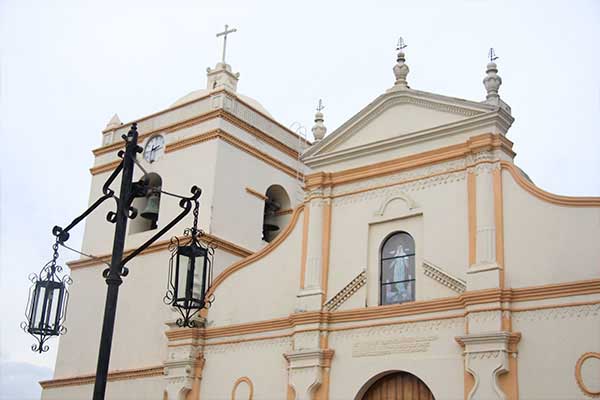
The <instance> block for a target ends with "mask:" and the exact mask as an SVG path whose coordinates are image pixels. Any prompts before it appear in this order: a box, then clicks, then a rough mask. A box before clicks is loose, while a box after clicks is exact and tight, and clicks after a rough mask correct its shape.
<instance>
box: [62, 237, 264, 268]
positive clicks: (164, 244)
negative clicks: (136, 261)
mask: <svg viewBox="0 0 600 400" xmlns="http://www.w3.org/2000/svg"><path fill="white" fill-rule="evenodd" d="M203 236H204V237H205V238H206V240H207V241H209V242H210V243H213V244H215V245H216V247H217V249H220V250H223V251H226V252H228V253H230V254H233V255H236V256H239V257H248V256H249V255H251V254H252V252H251V251H250V250H248V249H246V248H244V247H242V246H239V245H237V244H235V243H232V242H229V241H227V240H225V239H222V238H220V237H217V236H215V235H211V234H209V233H204V234H203ZM181 238H183V236H179V239H181ZM170 243H171V239H166V240H161V241H158V242H156V243H154V244H153V245H151V246H150V247H148V248H147V249H146V250H144V251H143V252H142V253H141V254H149V253H155V252H158V251H163V250H167V249H168V248H169V244H170ZM134 250H135V248H133V249H131V248H130V249H127V250H125V252H124V253H123V256H124V257H126V256H127V255H129V254H131V253H132V252H133V251H134ZM110 257H111V254H102V255H100V256H97V257H96V258H92V259H80V260H75V261H69V262H67V266H68V267H69V268H71V270H74V269H78V268H83V267H90V266H95V265H98V264H101V263H107V262H110Z"/></svg>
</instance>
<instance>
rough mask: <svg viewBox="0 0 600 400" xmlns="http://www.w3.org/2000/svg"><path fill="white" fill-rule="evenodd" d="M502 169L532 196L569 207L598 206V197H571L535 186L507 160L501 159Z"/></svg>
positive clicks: (599, 199)
mask: <svg viewBox="0 0 600 400" xmlns="http://www.w3.org/2000/svg"><path fill="white" fill-rule="evenodd" d="M500 164H501V165H502V169H506V170H507V171H508V172H510V174H511V175H512V177H513V179H514V180H515V182H516V183H517V184H518V185H519V186H521V187H522V188H523V189H525V190H526V191H528V192H529V193H530V194H532V195H533V196H535V197H537V198H538V199H540V200H543V201H546V202H548V203H552V204H557V205H559V206H570V207H600V197H572V196H560V195H557V194H553V193H550V192H546V191H545V190H542V189H540V188H538V187H537V186H535V185H534V184H533V183H531V182H530V181H529V180H527V179H526V178H525V177H524V176H523V174H522V173H521V172H520V171H518V170H517V167H516V166H515V165H514V164H513V163H510V162H508V161H501V162H500Z"/></svg>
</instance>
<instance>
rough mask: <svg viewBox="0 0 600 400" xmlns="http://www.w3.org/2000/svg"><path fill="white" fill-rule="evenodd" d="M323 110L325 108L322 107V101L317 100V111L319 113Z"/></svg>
mask: <svg viewBox="0 0 600 400" xmlns="http://www.w3.org/2000/svg"><path fill="white" fill-rule="evenodd" d="M324 108H325V106H324V105H323V100H321V99H319V105H318V106H317V111H318V112H321V110H322V109H324Z"/></svg>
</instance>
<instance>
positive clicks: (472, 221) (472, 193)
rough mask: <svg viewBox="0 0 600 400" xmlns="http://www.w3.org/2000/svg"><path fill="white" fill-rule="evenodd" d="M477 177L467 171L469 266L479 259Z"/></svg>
mask: <svg viewBox="0 0 600 400" xmlns="http://www.w3.org/2000/svg"><path fill="white" fill-rule="evenodd" d="M476 178H477V177H476V176H475V174H474V173H473V172H468V173H467V201H468V218H469V266H471V265H474V264H475V261H476V260H477V258H476V257H477V253H476V251H477V195H476V186H475V185H476V184H477V179H476Z"/></svg>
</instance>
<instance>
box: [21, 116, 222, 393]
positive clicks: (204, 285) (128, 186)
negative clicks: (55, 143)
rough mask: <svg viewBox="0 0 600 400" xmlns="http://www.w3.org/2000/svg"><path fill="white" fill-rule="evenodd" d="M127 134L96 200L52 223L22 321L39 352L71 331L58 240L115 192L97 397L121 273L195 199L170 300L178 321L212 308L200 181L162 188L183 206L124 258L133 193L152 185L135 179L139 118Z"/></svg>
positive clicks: (177, 249) (178, 250) (176, 251)
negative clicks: (65, 221)
mask: <svg viewBox="0 0 600 400" xmlns="http://www.w3.org/2000/svg"><path fill="white" fill-rule="evenodd" d="M122 138H123V139H124V140H125V150H124V151H123V150H121V151H119V153H118V156H119V157H120V158H121V159H122V160H121V162H120V164H119V165H118V166H117V168H116V169H115V170H114V171H113V172H112V174H111V175H110V176H109V178H108V179H107V181H106V182H105V183H104V186H103V187H102V192H103V196H101V197H100V198H99V199H98V200H96V202H94V203H93V204H92V205H91V206H90V207H89V208H88V209H87V210H86V211H85V212H83V214H81V215H80V216H79V217H77V218H75V219H74V220H73V221H72V222H71V224H69V225H68V226H67V227H66V228H64V229H63V228H61V227H59V226H55V227H54V228H53V230H52V233H53V234H54V236H56V243H55V244H54V246H53V250H54V252H53V257H52V261H50V262H49V263H48V264H46V265H45V266H44V268H42V271H41V272H40V274H39V275H36V274H32V275H31V276H30V279H31V281H32V282H33V286H32V288H31V290H30V294H29V301H28V304H27V308H26V313H25V316H26V318H27V320H26V321H25V322H23V323H22V324H21V327H22V328H23V330H25V331H26V332H28V333H30V334H31V335H33V336H34V337H35V338H36V339H37V340H38V344H34V345H33V346H32V350H34V351H38V352H40V353H42V352H44V351H47V350H48V346H47V345H46V344H45V342H46V340H48V339H49V338H50V337H52V336H58V335H61V334H64V333H65V332H66V328H65V327H64V326H63V323H64V321H65V317H66V308H67V300H68V291H67V289H66V286H67V285H68V284H70V283H71V278H70V277H69V276H67V275H64V276H62V277H59V276H58V275H57V273H59V272H61V270H62V268H61V267H60V266H59V265H57V263H56V260H57V258H58V246H59V245H64V242H66V241H67V240H68V239H69V230H71V229H72V228H73V227H74V226H76V225H77V224H78V223H79V222H81V221H82V220H83V219H85V217H87V216H88V215H89V214H90V213H92V212H93V211H94V210H95V209H96V208H97V207H98V206H99V205H100V204H102V203H103V202H104V201H106V200H108V199H109V198H114V199H115V201H116V212H113V211H110V212H109V213H108V215H107V220H108V221H109V222H111V223H114V224H115V236H114V241H113V250H112V256H111V262H110V265H109V268H107V269H105V270H104V271H103V273H102V275H103V277H104V278H105V280H106V284H107V291H106V302H105V305H104V318H103V323H102V334H101V337H100V349H99V352H98V363H97V367H96V380H95V384H94V392H93V400H103V399H104V396H105V393H106V381H107V376H108V366H109V361H110V352H111V347H112V337H113V332H114V327H115V317H116V311H117V300H118V297H119V286H120V285H121V283H123V279H122V277H125V276H127V274H128V269H127V267H126V266H125V264H127V262H129V261H131V260H132V259H133V258H134V257H135V256H137V255H138V254H140V253H141V252H142V251H144V250H145V249H146V248H148V247H149V246H150V245H152V243H154V242H155V241H156V240H158V239H159V238H160V237H161V236H163V234H164V233H166V232H167V231H168V230H169V229H171V228H172V227H173V226H175V225H176V224H177V223H178V222H179V221H181V219H183V218H184V217H185V216H186V215H187V214H188V213H189V212H190V210H191V209H192V204H193V207H194V225H193V227H192V228H190V229H186V230H185V231H184V241H185V245H179V239H178V238H177V237H175V238H173V239H171V243H172V244H173V243H177V244H178V245H177V246H174V247H173V246H171V247H170V249H171V251H172V255H171V261H170V268H169V284H168V286H167V295H166V296H165V302H166V303H167V304H169V305H172V306H173V307H175V308H176V309H177V310H178V311H179V312H180V313H181V314H182V319H181V321H179V322H181V323H179V325H180V326H189V327H193V326H195V325H194V324H193V321H192V320H191V317H192V316H194V315H195V314H196V313H197V312H198V311H200V309H202V308H208V307H209V306H210V304H211V300H212V299H205V295H206V292H207V291H208V288H209V287H210V284H211V279H212V254H213V252H214V248H213V246H212V245H210V244H208V245H204V244H203V243H202V241H201V236H202V231H200V230H199V229H198V209H199V202H198V199H199V198H200V194H201V193H202V191H201V190H200V188H198V187H196V186H193V187H192V189H191V192H192V195H191V196H189V197H184V196H179V195H173V194H172V193H167V192H163V193H165V194H168V195H171V196H174V197H178V198H179V199H180V201H179V206H180V208H181V209H182V210H181V212H180V213H179V214H178V215H177V216H176V217H175V218H174V219H173V220H172V221H171V222H169V223H168V224H167V225H165V226H164V227H163V228H162V229H161V230H160V231H159V232H157V233H156V234H155V235H154V236H152V237H151V238H150V239H149V240H148V241H146V242H145V243H144V244H142V245H141V246H140V247H138V248H137V249H135V250H134V251H133V252H131V253H130V254H129V255H127V256H126V257H125V258H123V251H124V246H125V234H126V230H127V219H128V218H129V219H133V218H135V217H136V216H137V210H136V209H135V208H134V207H132V206H131V204H132V202H133V199H134V198H136V197H142V196H144V195H145V194H146V193H147V192H148V186H149V185H148V182H147V180H146V179H145V178H146V177H145V176H144V177H143V178H142V179H141V180H140V181H138V182H133V170H134V164H135V163H136V154H137V153H140V152H141V151H142V148H141V147H140V146H138V144H137V140H138V132H137V126H136V124H135V123H134V124H132V126H131V129H130V130H129V132H128V133H127V135H123V136H122ZM120 172H122V175H121V187H120V192H119V197H116V196H115V195H114V191H113V190H112V189H111V188H110V185H111V183H112V182H113V181H114V180H115V178H116V177H117V175H118V174H119V173H120ZM174 257H176V260H177V261H176V267H175V269H174V268H173V259H174ZM180 259H181V260H183V259H185V260H186V261H187V263H186V264H185V266H184V265H183V262H182V264H181V265H180ZM173 271H175V273H176V274H179V273H181V275H177V277H178V278H177V282H178V283H179V282H181V283H183V285H184V286H185V289H183V291H182V290H179V289H176V290H175V292H174V293H175V294H176V296H175V297H172V296H170V293H172V291H171V289H172V282H173V280H172V277H171V274H172V272H173ZM179 271H180V272H179ZM198 278H200V282H198ZM178 283H176V284H175V288H177V285H178ZM181 293H183V296H180V294H181Z"/></svg>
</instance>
